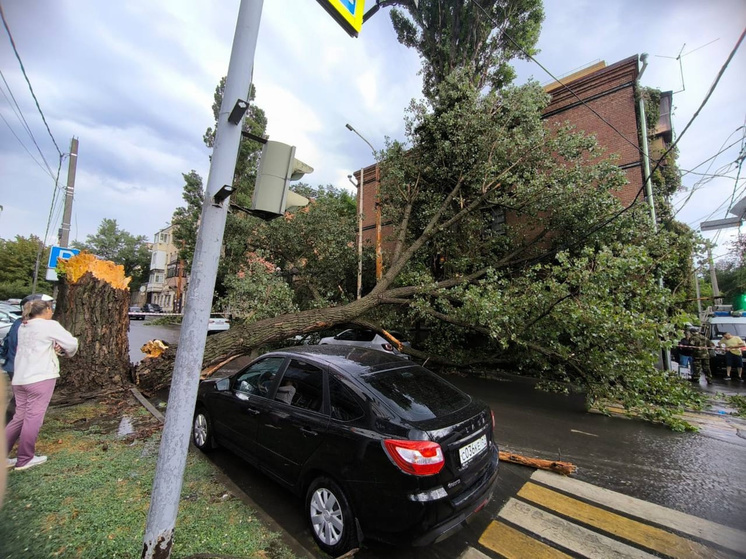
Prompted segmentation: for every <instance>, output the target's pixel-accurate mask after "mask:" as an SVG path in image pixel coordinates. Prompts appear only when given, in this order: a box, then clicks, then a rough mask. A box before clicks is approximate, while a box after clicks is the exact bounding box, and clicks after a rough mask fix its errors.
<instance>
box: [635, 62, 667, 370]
mask: <svg viewBox="0 0 746 559" xmlns="http://www.w3.org/2000/svg"><path fill="white" fill-rule="evenodd" d="M640 62H642V68H640V72H639V73H638V74H637V78H635V88H636V89H637V94H638V97H639V101H638V104H637V108H638V111H637V113H638V118H639V127H640V138H641V139H642V178H643V181H644V187H645V198H646V199H647V201H648V205H649V206H650V219H651V221H652V222H653V232H654V233H657V232H658V218H657V217H656V215H655V198H654V197H653V183H652V181H651V178H650V150H649V149H648V125H647V120H646V118H645V99H644V97H643V95H642V91H641V87H640V78H641V77H642V74H643V73H644V72H645V68H647V67H648V53H646V52H644V53H642V54H641V55H640ZM658 287H660V288H661V289H663V276H662V275H659V276H658ZM662 358H663V368H664V369H665V370H666V371H669V370H671V352H670V351H669V350H668V349H664V350H663V352H662Z"/></svg>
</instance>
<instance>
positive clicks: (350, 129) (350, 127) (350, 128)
mask: <svg viewBox="0 0 746 559" xmlns="http://www.w3.org/2000/svg"><path fill="white" fill-rule="evenodd" d="M345 127H346V128H347V130H349V131H350V132H354V131H355V129H354V128H353V127H352V126H350V125H349V124H345Z"/></svg>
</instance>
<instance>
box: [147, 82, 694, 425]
mask: <svg viewBox="0 0 746 559" xmlns="http://www.w3.org/2000/svg"><path fill="white" fill-rule="evenodd" d="M463 72H468V70H463V71H461V72H455V73H453V74H451V75H449V76H448V77H446V78H445V79H444V80H443V81H442V82H441V83H440V84H439V85H438V92H437V95H436V96H434V97H433V98H432V100H430V101H423V102H421V103H417V104H413V105H412V106H411V108H410V110H409V113H408V117H407V126H406V132H407V139H408V142H407V143H406V144H404V143H398V142H391V143H390V144H389V145H388V146H387V148H386V150H385V151H384V153H383V156H382V159H381V180H382V182H381V192H380V194H381V203H382V205H383V213H384V215H386V218H387V220H391V222H392V224H393V229H394V230H393V233H392V235H391V239H390V241H391V242H392V246H393V249H392V250H391V251H390V253H389V254H388V256H387V260H386V267H385V272H384V275H383V277H382V278H381V279H380V280H379V281H378V282H377V283H376V284H375V285H374V286H373V287H372V288H371V289H370V291H368V292H367V293H366V294H365V296H363V297H362V298H361V299H359V300H352V301H350V302H347V303H346V304H345V303H343V302H340V304H337V305H334V306H325V307H320V308H309V309H307V310H302V311H300V312H294V313H290V314H284V315H281V316H276V317H272V318H266V319H263V320H259V321H256V322H251V323H248V322H247V323H244V324H238V325H236V326H235V327H234V328H231V330H230V331H228V332H225V333H222V334H220V335H219V336H216V338H218V339H217V340H215V341H214V342H213V341H212V340H208V344H207V347H206V352H205V364H206V365H207V364H210V363H215V362H218V361H221V360H223V359H225V358H226V357H227V356H230V355H235V354H238V353H242V352H245V351H247V350H250V349H254V348H259V347H262V346H266V345H267V344H270V343H273V342H280V341H281V340H285V339H287V338H289V337H291V336H294V335H298V334H305V333H309V332H314V331H318V330H320V329H323V328H326V327H329V326H332V325H334V324H341V323H346V322H351V321H360V320H366V319H367V320H371V317H375V316H376V315H377V314H378V313H379V312H380V311H381V309H382V308H390V309H395V310H396V311H397V312H399V313H400V314H401V313H408V314H409V316H410V319H411V320H412V321H419V322H420V323H422V324H425V325H426V326H428V327H429V328H430V329H431V331H432V332H433V335H432V336H431V338H430V340H429V342H426V343H425V344H424V345H423V346H422V347H423V348H424V349H425V351H426V352H423V353H420V352H418V350H410V349H405V351H407V352H408V353H412V354H413V355H414V356H416V357H422V358H428V359H429V361H428V363H429V364H430V365H438V364H441V365H444V366H462V367H463V366H468V367H473V368H478V367H485V366H487V367H491V366H494V365H496V364H497V365H502V366H509V367H511V368H517V369H519V370H524V371H530V372H531V374H533V375H536V376H539V377H540V378H542V379H543V382H544V385H545V386H547V387H553V388H560V387H564V388H566V387H568V386H575V387H578V388H581V389H583V390H585V391H586V393H587V394H588V397H589V403H603V402H604V401H606V400H607V399H612V400H621V401H622V402H623V403H624V404H625V405H626V406H627V408H628V409H630V410H636V411H641V412H642V413H644V414H647V416H648V417H650V418H656V419H661V420H664V421H668V422H669V423H670V424H671V425H674V426H676V425H678V424H677V423H676V420H675V418H674V417H673V415H672V411H671V408H670V407H668V406H667V404H670V403H671V402H674V403H680V402H682V401H684V400H686V399H687V398H689V397H690V392H689V391H688V390H689V389H688V388H687V387H685V386H682V385H680V384H679V383H677V382H675V381H674V380H673V379H672V378H670V377H669V376H668V373H667V372H665V371H659V370H658V369H656V368H655V366H654V365H655V362H656V359H657V355H658V353H659V351H660V349H661V348H662V347H663V346H664V345H665V344H666V343H667V340H668V339H669V338H670V337H671V335H672V334H673V332H672V328H671V326H670V325H669V324H670V321H669V316H670V313H671V312H672V310H673V303H674V299H673V297H672V294H671V290H670V289H668V288H666V287H665V286H664V287H663V288H660V287H659V285H658V283H657V281H656V280H655V278H657V277H658V275H659V274H662V275H663V276H664V277H665V276H666V275H667V274H668V273H669V272H670V271H671V269H672V267H675V266H677V265H678V262H677V261H676V259H675V258H672V257H671V255H670V254H669V253H668V252H667V247H669V246H671V244H672V243H673V242H674V241H675V239H674V233H672V232H671V231H669V230H667V229H661V230H659V231H658V233H657V234H653V230H652V225H651V224H650V220H649V216H648V213H647V208H646V207H645V206H644V205H641V204H635V205H633V206H631V207H629V208H625V207H622V206H621V205H620V203H619V201H618V199H617V198H616V197H615V196H614V191H615V190H616V189H618V188H620V187H621V186H622V185H623V184H624V183H625V180H626V179H625V175H624V172H623V171H622V170H620V169H619V168H618V167H617V166H616V165H615V163H614V162H613V161H611V160H607V159H604V158H599V157H598V154H599V151H600V148H599V146H598V145H597V144H596V142H595V139H593V138H589V137H585V136H583V135H582V134H578V133H576V132H574V131H573V130H572V129H570V128H569V127H567V126H561V125H557V126H553V127H551V128H550V127H549V126H548V124H547V123H546V122H545V121H544V120H543V119H542V110H543V108H544V107H545V106H546V103H547V96H546V94H545V92H544V91H543V90H542V88H541V87H539V86H538V85H537V84H533V83H532V84H528V85H525V86H522V87H506V88H503V89H502V90H499V91H491V92H489V93H486V94H485V93H484V91H482V90H479V89H478V88H477V87H475V86H474V85H473V84H472V83H471V81H470V80H469V79H464V76H463ZM498 211H502V212H505V213H507V214H508V215H509V216H511V217H510V219H508V221H507V223H506V224H505V225H504V226H502V227H495V215H496V212H498ZM292 215H293V217H292V218H286V219H285V220H282V221H281V220H278V221H277V224H278V225H277V226H278V227H281V226H284V227H286V228H287V229H288V231H293V226H294V224H295V222H296V219H298V217H297V216H298V215H299V212H296V213H295V214H292ZM298 223H299V222H298ZM287 234H288V235H292V233H287ZM434 255H439V256H440V257H441V258H439V261H441V262H442V266H441V267H440V269H438V270H436V269H434V267H433V266H432V262H433V256H434ZM262 257H263V258H266V259H267V260H268V261H270V262H273V258H274V255H273V256H272V257H269V256H268V255H267V254H263V255H262ZM273 263H274V262H273ZM437 342H440V343H437ZM166 362H167V360H166ZM151 366H152V365H151ZM166 367H167V366H166ZM152 378H157V375H152Z"/></svg>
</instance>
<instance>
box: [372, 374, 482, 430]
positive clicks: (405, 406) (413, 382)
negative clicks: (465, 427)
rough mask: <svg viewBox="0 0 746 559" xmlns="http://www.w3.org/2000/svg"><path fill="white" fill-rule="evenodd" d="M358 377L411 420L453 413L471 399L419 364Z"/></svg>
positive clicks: (424, 419) (395, 409)
mask: <svg viewBox="0 0 746 559" xmlns="http://www.w3.org/2000/svg"><path fill="white" fill-rule="evenodd" d="M358 378H359V379H360V380H361V381H362V382H364V383H366V384H367V385H368V387H369V388H370V389H371V390H372V391H373V392H375V393H376V394H377V395H378V396H379V397H380V398H381V399H382V400H383V402H384V403H385V404H387V405H388V406H389V407H390V408H391V409H392V411H394V412H395V413H397V415H399V416H401V417H402V418H403V419H405V420H407V421H426V420H428V419H433V418H435V417H441V416H444V415H449V414H451V413H454V412H456V411H458V410H460V409H461V408H463V407H465V406H467V405H468V404H469V403H470V402H471V398H470V397H469V396H468V395H467V394H464V393H463V392H461V391H460V390H459V389H458V388H456V387H455V386H453V385H451V384H449V383H447V382H446V381H444V380H443V379H441V378H440V377H439V376H437V375H436V374H434V373H431V372H430V371H428V370H427V369H424V368H423V367H419V366H412V367H405V368H401V369H395V370H389V371H381V372H377V373H368V374H364V375H361V376H359V377H358Z"/></svg>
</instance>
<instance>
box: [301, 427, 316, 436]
mask: <svg viewBox="0 0 746 559" xmlns="http://www.w3.org/2000/svg"><path fill="white" fill-rule="evenodd" d="M300 432H301V433H303V434H304V435H313V436H314V437H315V436H316V435H318V433H317V432H316V431H311V430H310V429H306V428H305V427H301V428H300Z"/></svg>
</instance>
